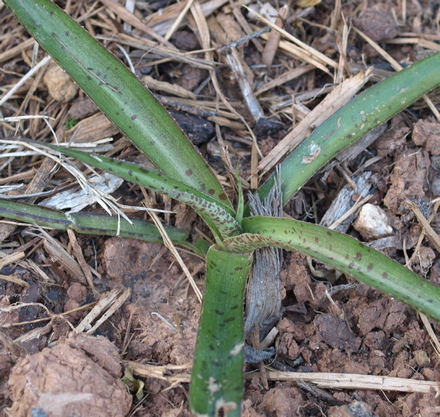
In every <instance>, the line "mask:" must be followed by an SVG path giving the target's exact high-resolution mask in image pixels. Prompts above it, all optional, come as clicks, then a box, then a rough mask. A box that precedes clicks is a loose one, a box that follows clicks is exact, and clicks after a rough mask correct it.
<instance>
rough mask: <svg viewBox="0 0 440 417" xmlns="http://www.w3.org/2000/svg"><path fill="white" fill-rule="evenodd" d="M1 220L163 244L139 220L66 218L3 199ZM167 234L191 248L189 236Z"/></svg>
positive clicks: (77, 215) (89, 215)
mask: <svg viewBox="0 0 440 417" xmlns="http://www.w3.org/2000/svg"><path fill="white" fill-rule="evenodd" d="M0 217H4V218H7V219H11V220H15V221H19V222H25V223H29V224H31V225H32V224H36V225H38V226H41V227H51V228H53V229H56V230H67V229H73V230H75V231H77V232H78V233H82V234H91V235H107V236H121V237H130V238H133V239H140V240H146V241H149V242H157V243H163V240H162V236H161V234H160V232H159V230H157V228H156V226H154V225H153V224H151V223H149V222H147V221H145V220H139V219H132V220H131V221H132V224H130V223H129V222H127V220H125V219H122V218H121V219H120V220H119V219H118V218H117V217H110V216H107V215H100V214H94V213H72V214H66V213H63V212H62V211H57V210H52V209H49V208H46V207H40V206H37V205H34V204H25V203H19V202H15V201H11V200H5V199H2V198H0ZM165 230H166V232H167V234H168V236H169V237H170V239H171V240H172V241H173V243H174V244H175V245H183V246H187V242H186V239H187V238H188V234H187V233H186V232H184V231H182V230H179V229H176V228H175V227H171V226H165Z"/></svg>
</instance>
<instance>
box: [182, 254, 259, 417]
mask: <svg viewBox="0 0 440 417" xmlns="http://www.w3.org/2000/svg"><path fill="white" fill-rule="evenodd" d="M206 262H207V269H206V270H207V273H206V290H205V297H204V299H203V308H202V316H201V320H200V327H199V335H198V338H197V346H196V353H195V358H194V364H193V370H192V377H191V385H190V399H189V401H190V407H191V410H192V411H193V412H194V413H195V414H196V415H198V416H199V415H200V416H208V415H209V416H217V415H218V411H219V410H220V409H223V411H224V415H225V416H228V417H236V416H240V412H241V398H242V396H243V383H244V380H243V365H244V353H243V348H244V330H243V296H244V288H245V285H246V279H247V276H248V273H249V269H250V267H251V264H252V255H251V254H248V253H245V254H236V253H228V252H224V251H222V250H220V249H219V248H217V247H214V246H213V247H211V248H210V250H209V251H208V255H207V261H206Z"/></svg>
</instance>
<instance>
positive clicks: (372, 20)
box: [355, 4, 399, 41]
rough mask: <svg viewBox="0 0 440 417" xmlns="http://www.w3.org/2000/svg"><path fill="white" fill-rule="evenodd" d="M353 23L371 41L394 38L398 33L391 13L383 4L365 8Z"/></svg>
mask: <svg viewBox="0 0 440 417" xmlns="http://www.w3.org/2000/svg"><path fill="white" fill-rule="evenodd" d="M355 25H356V26H357V27H358V28H359V29H361V30H362V31H363V32H364V33H365V34H366V35H368V36H369V37H370V38H371V39H373V41H380V40H382V39H391V38H395V37H396V36H397V35H398V34H399V27H398V25H397V23H396V22H395V20H394V17H393V15H392V13H391V12H390V11H389V10H388V8H387V7H386V6H385V5H383V4H375V5H374V6H373V7H370V8H368V9H365V10H364V11H363V12H362V13H361V14H360V16H359V19H356V20H355Z"/></svg>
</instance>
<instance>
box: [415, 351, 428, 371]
mask: <svg viewBox="0 0 440 417" xmlns="http://www.w3.org/2000/svg"><path fill="white" fill-rule="evenodd" d="M414 360H415V361H416V363H417V365H419V366H420V367H421V368H425V367H427V366H429V364H430V363H431V359H429V356H428V354H427V353H426V352H425V351H424V350H416V351H415V352H414Z"/></svg>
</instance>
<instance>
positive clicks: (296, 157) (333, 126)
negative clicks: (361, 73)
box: [257, 53, 440, 204]
mask: <svg viewBox="0 0 440 417" xmlns="http://www.w3.org/2000/svg"><path fill="white" fill-rule="evenodd" d="M439 84H440V53H437V54H435V55H432V56H430V57H428V58H425V59H423V60H421V61H419V62H417V63H415V64H413V65H411V66H410V67H408V68H406V69H404V70H402V71H400V72H398V73H396V74H394V75H392V76H391V77H389V78H387V79H386V80H384V81H382V82H381V83H378V84H376V85H375V86H373V87H371V88H369V89H368V90H365V91H364V92H362V93H361V94H359V95H358V96H356V97H355V98H354V99H353V100H351V101H350V102H349V103H347V104H346V105H345V106H344V107H342V108H341V109H340V110H338V111H337V112H335V113H334V114H333V115H332V116H331V117H329V118H328V119H327V120H326V121H325V122H324V123H322V124H321V125H320V126H319V127H317V128H316V129H315V131H314V132H313V133H312V134H311V135H310V136H309V137H308V138H307V139H306V140H305V141H303V142H302V143H301V145H299V146H298V147H297V148H296V149H295V150H294V151H293V152H292V153H291V154H290V155H289V156H288V157H287V158H286V159H285V160H284V162H283V163H282V164H281V165H280V175H281V188H282V192H283V204H285V203H287V201H289V200H290V198H292V196H293V195H294V194H295V193H296V192H297V191H298V190H299V189H300V188H301V187H302V186H303V185H304V184H305V183H306V182H307V181H308V180H309V179H310V178H311V177H312V176H313V175H315V173H316V172H318V171H319V170H320V169H321V168H322V167H323V166H324V165H325V164H327V163H328V162H329V161H330V160H331V159H332V158H334V157H335V156H336V155H337V154H338V153H339V152H340V151H342V150H344V149H345V148H347V147H348V146H350V145H352V144H353V143H355V142H356V141H357V140H359V139H360V138H362V137H363V136H364V135H365V134H366V133H368V132H369V131H370V130H372V129H373V128H375V127H376V126H378V125H381V124H382V123H385V122H386V121H387V120H389V119H390V118H391V117H393V116H394V115H395V114H397V113H398V112H400V111H402V110H403V109H405V108H406V107H408V106H409V105H410V104H411V103H413V102H414V101H416V100H417V99H419V98H420V97H421V96H422V95H423V94H426V93H427V92H429V91H430V90H432V89H433V88H434V87H436V86H437V85H439ZM275 175H278V174H276V173H275V174H273V175H272V176H271V177H269V179H268V180H267V181H266V182H265V183H264V184H263V185H262V186H261V188H260V189H259V190H258V191H257V193H258V194H259V195H260V197H261V198H264V197H265V196H266V195H267V194H268V192H269V191H270V189H271V188H272V187H273V183H274V178H275Z"/></svg>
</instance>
